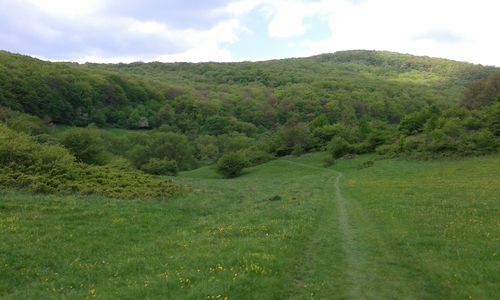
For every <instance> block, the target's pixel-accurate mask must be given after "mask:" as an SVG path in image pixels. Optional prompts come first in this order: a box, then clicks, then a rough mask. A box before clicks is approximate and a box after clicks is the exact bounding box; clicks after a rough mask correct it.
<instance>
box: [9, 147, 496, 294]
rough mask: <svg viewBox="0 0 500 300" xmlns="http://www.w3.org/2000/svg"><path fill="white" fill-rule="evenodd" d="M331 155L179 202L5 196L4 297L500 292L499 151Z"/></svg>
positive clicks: (220, 183)
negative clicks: (421, 157)
mask: <svg viewBox="0 0 500 300" xmlns="http://www.w3.org/2000/svg"><path fill="white" fill-rule="evenodd" d="M324 156H325V155H324V154H314V155H307V156H304V157H300V158H286V159H281V160H277V161H272V162H270V163H267V164H265V165H262V166H259V167H255V168H252V169H249V170H248V171H246V173H245V174H244V175H243V176H241V177H239V178H236V179H230V180H225V179H221V178H220V177H219V176H218V175H217V174H216V173H215V172H214V171H213V170H212V169H210V168H202V169H199V170H195V171H191V172H185V173H182V174H181V175H180V176H179V177H178V178H177V179H176V182H178V183H180V184H183V185H187V186H190V187H191V188H192V192H191V193H188V194H187V195H185V196H183V197H181V198H176V199H174V200H172V201H169V202H160V201H140V200H138V201H120V200H109V199H103V198H82V197H60V196H57V197H56V196H32V195H28V194H18V193H10V192H4V193H1V194H0V298H5V299H19V298H23V299H36V298H38V299H39V298H43V299H60V298H94V297H95V298H101V299H108V298H120V299H138V298H149V299H166V298H167V299H226V298H227V299H283V298H294V299H325V298H352V299H356V298H357V299H359V298H375V299H376V298H379V299H386V298H405V299H412V298H413V299H422V298H436V299H439V298H466V297H469V296H471V297H472V298H475V299H481V298H484V299H485V298H492V299H494V298H498V296H499V294H498V292H497V290H498V282H499V281H500V278H499V275H498V272H497V270H498V269H499V267H500V265H499V261H498V258H497V255H498V250H499V248H498V223H497V221H498V220H497V219H498V212H499V205H498V199H500V190H499V182H500V170H499V169H498V165H499V162H500V159H499V157H498V156H497V157H485V158H477V159H469V160H465V161H455V162H405V161H397V160H387V161H376V162H375V164H374V166H372V167H369V168H365V169H358V168H357V167H358V165H359V164H360V163H361V162H362V161H363V160H366V159H369V157H363V158H361V159H360V160H353V161H341V162H338V163H337V164H336V165H334V166H333V167H332V168H329V169H325V168H323V167H321V160H322V158H323V157H324ZM340 174H342V175H340Z"/></svg>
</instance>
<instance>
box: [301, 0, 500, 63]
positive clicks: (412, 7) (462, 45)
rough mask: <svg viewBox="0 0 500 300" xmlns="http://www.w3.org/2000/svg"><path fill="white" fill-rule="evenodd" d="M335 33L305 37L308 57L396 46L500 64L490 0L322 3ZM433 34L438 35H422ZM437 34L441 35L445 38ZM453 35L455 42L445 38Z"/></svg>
mask: <svg viewBox="0 0 500 300" xmlns="http://www.w3.org/2000/svg"><path fill="white" fill-rule="evenodd" d="M321 6H322V11H323V12H327V14H328V15H329V30H330V31H331V37H330V38H328V39H326V40H322V41H315V42H313V41H308V40H305V41H304V42H303V45H304V46H305V48H306V51H304V52H303V53H302V54H303V55H311V54H319V53H324V52H334V51H337V50H350V49H375V50H391V51H397V52H403V53H411V54H416V55H429V56H438V57H446V58H451V59H457V60H465V61H471V62H475V63H483V64H495V65H497V66H500V56H498V53H500V42H499V41H498V39H496V36H497V35H498V32H497V31H498V29H497V28H498V24H497V16H496V15H497V13H498V11H500V2H497V1H488V0H475V1H451V0H442V1H434V0H420V1H396V0H365V1H363V2H360V3H357V4H353V3H352V2H351V1H347V0H333V1H325V0H324V1H321ZM433 33H434V38H422V37H423V36H426V35H427V36H429V35H430V34H431V35H432V34H433ZM435 33H441V39H439V36H436V35H435ZM445 35H448V36H449V37H450V36H453V37H454V39H453V41H451V40H448V41H446V39H444V38H443V37H444V36H445Z"/></svg>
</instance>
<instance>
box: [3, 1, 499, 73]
mask: <svg viewBox="0 0 500 300" xmlns="http://www.w3.org/2000/svg"><path fill="white" fill-rule="evenodd" d="M0 7H1V9H0V49H1V50H6V51H10V52H15V53H21V54H26V55H31V56H35V57H38V58H41V59H46V60H52V61H75V62H82V63H83V62H107V63H117V62H133V61H144V62H148V61H162V62H174V61H187V62H200V61H218V62H231V61H247V60H249V61H257V60H267V59H276V58H288V57H304V56H311V55H317V54H321V53H332V52H335V51H340V50H353V49H366V50H388V51H394V52H401V53H409V54H414V55H426V56H431V57H443V58H449V59H454V60H460V61H468V62H472V63H478V64H483V65H494V66H500V38H499V37H500V25H499V24H500V23H498V14H499V12H500V1H498V0H197V1H196V0H73V1H72V0H0Z"/></svg>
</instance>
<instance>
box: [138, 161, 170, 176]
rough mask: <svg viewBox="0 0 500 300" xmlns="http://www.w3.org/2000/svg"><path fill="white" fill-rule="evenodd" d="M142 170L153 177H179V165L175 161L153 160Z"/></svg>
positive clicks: (142, 167) (143, 166)
mask: <svg viewBox="0 0 500 300" xmlns="http://www.w3.org/2000/svg"><path fill="white" fill-rule="evenodd" d="M141 170H142V171H144V172H145V173H148V174H153V175H172V176H175V175H177V172H178V169H177V163H176V162H175V160H164V159H157V158H151V159H150V160H149V161H148V162H147V163H146V164H144V165H142V166H141Z"/></svg>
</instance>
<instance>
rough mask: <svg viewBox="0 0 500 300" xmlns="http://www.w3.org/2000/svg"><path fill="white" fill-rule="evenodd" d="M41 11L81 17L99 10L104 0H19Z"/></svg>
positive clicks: (59, 15)
mask: <svg viewBox="0 0 500 300" xmlns="http://www.w3.org/2000/svg"><path fill="white" fill-rule="evenodd" d="M21 1H24V2H27V4H28V5H30V4H31V5H32V6H34V7H36V8H38V9H39V10H40V11H41V12H43V13H45V14H48V15H52V16H55V17H59V18H81V17H85V16H90V15H93V14H96V13H97V12H99V11H100V10H101V9H102V8H103V7H104V5H105V2H106V1H102V0H101V1H100V0H85V1H81V0H77V1H68V0H21Z"/></svg>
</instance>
